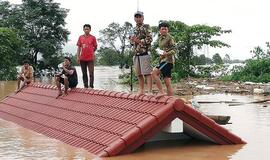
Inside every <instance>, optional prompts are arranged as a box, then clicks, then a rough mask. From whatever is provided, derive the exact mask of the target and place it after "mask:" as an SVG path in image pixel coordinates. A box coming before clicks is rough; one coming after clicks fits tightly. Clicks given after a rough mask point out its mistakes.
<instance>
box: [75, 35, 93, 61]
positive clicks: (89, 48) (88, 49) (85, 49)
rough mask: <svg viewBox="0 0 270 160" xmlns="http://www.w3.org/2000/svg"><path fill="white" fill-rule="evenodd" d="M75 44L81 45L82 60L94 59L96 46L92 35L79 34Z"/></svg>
mask: <svg viewBox="0 0 270 160" xmlns="http://www.w3.org/2000/svg"><path fill="white" fill-rule="evenodd" d="M77 46H78V47H81V57H80V60H82V61H92V60H94V52H95V50H96V48H97V40H96V37H95V36H93V35H91V34H90V35H88V36H86V35H81V36H80V37H79V39H78V42H77Z"/></svg>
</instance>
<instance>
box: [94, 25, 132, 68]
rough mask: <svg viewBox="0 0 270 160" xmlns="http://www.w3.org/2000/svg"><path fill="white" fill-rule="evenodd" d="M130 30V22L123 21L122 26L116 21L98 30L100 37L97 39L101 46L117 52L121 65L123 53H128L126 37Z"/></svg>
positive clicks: (128, 44)
mask: <svg viewBox="0 0 270 160" xmlns="http://www.w3.org/2000/svg"><path fill="white" fill-rule="evenodd" d="M132 30H133V27H132V24H131V23H129V22H125V23H124V25H122V26H121V25H120V24H118V23H111V24H109V25H108V27H107V28H105V29H103V30H100V31H99V32H100V38H99V39H98V40H99V41H100V42H101V44H102V45H101V46H102V47H103V48H104V49H105V48H107V49H111V50H112V51H114V53H117V54H119V56H120V57H121V59H120V66H121V67H122V66H123V65H124V63H125V61H124V59H125V56H126V55H125V54H127V53H129V51H128V50H130V47H131V46H130V42H129V40H128V38H129V34H130V33H131V32H132Z"/></svg>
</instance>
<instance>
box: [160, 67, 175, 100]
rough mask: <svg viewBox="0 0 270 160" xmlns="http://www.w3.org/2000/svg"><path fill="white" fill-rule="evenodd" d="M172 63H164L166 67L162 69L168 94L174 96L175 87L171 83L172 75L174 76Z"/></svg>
mask: <svg viewBox="0 0 270 160" xmlns="http://www.w3.org/2000/svg"><path fill="white" fill-rule="evenodd" d="M172 68H173V64H172V63H167V64H166V65H164V67H163V68H162V69H161V72H162V75H163V77H164V82H165V85H166V88H167V93H168V96H173V88H172V85H171V77H172Z"/></svg>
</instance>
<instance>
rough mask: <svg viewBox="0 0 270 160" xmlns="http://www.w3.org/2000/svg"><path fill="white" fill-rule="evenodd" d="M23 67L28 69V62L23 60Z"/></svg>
mask: <svg viewBox="0 0 270 160" xmlns="http://www.w3.org/2000/svg"><path fill="white" fill-rule="evenodd" d="M23 66H24V68H26V69H27V68H28V67H29V61H28V60H24V61H23Z"/></svg>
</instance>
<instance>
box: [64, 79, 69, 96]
mask: <svg viewBox="0 0 270 160" xmlns="http://www.w3.org/2000/svg"><path fill="white" fill-rule="evenodd" d="M64 85H65V91H64V95H67V94H68V93H67V90H68V86H69V81H68V78H67V77H65V78H64Z"/></svg>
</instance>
